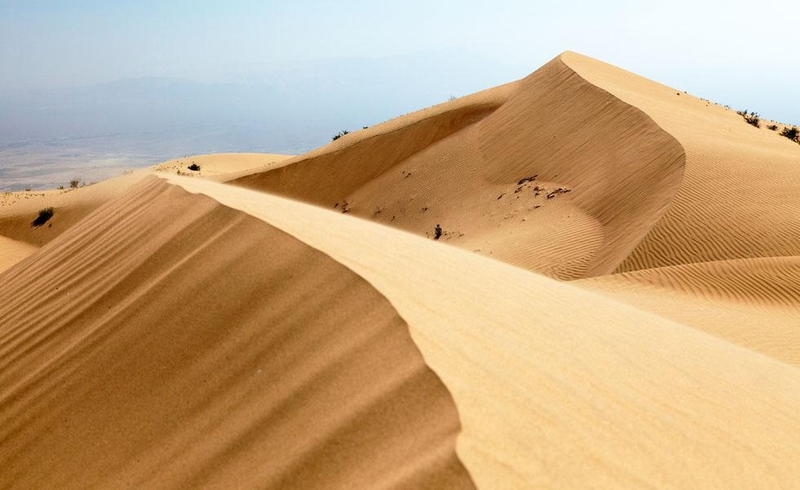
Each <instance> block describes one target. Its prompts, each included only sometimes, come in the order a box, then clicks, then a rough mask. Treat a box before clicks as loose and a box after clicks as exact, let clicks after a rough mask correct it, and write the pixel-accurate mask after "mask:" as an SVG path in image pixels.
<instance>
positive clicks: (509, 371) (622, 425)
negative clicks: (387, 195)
mask: <svg viewBox="0 0 800 490" xmlns="http://www.w3.org/2000/svg"><path fill="white" fill-rule="evenodd" d="M171 180H174V179H171ZM180 184H181V185H182V186H183V187H184V188H186V189H187V190H190V191H193V192H202V193H205V194H207V195H210V196H213V197H214V198H215V199H218V200H220V202H222V203H223V204H225V205H228V206H232V207H236V208H238V209H242V210H244V211H246V212H247V213H249V214H252V215H254V216H257V217H260V218H262V219H265V220H266V221H268V222H269V223H271V224H272V225H274V226H276V227H278V228H280V229H282V230H284V231H286V232H288V233H290V234H292V235H293V236H295V237H297V238H298V239H300V240H302V241H305V242H306V243H308V244H309V245H311V246H313V247H315V248H318V249H319V250H321V251H323V252H325V253H326V254H328V255H330V256H331V257H332V258H334V259H336V260H338V261H340V262H341V263H342V264H344V265H346V266H347V267H349V268H350V269H352V270H353V271H354V272H356V273H358V274H359V275H361V276H362V277H363V278H364V279H366V280H367V281H368V282H370V283H371V284H373V285H374V287H376V289H377V290H378V291H379V292H380V293H381V294H383V295H384V296H386V297H387V298H388V299H389V300H390V301H391V303H392V304H393V305H394V306H395V308H397V311H398V312H399V313H400V315H401V316H402V317H403V318H405V319H406V321H407V322H408V325H409V328H410V331H411V335H412V337H413V339H414V341H415V342H416V343H417V345H418V346H419V347H420V349H421V351H422V353H423V355H424V356H425V359H426V361H427V362H428V364H429V365H430V366H431V368H432V369H434V371H435V372H436V373H437V374H438V375H439V376H440V377H441V379H442V381H443V382H444V384H445V386H447V388H448V389H449V390H450V391H451V393H452V394H453V397H454V400H455V402H456V406H457V408H458V412H459V415H460V417H461V424H462V433H461V435H460V436H459V439H458V454H459V456H460V457H461V460H462V461H463V462H464V465H465V466H466V468H467V469H468V471H469V472H470V474H471V475H472V477H473V478H474V480H475V482H476V483H477V484H478V485H479V486H483V487H484V488H532V487H534V488H550V487H553V486H559V487H572V488H585V487H587V486H602V487H609V488H619V487H631V488H641V487H642V486H648V485H651V486H656V487H676V486H682V487H694V488H697V487H703V488H757V487H763V488H770V487H774V486H780V485H784V486H791V484H792V482H793V481H796V479H797V478H798V476H800V475H799V474H798V471H800V468H797V467H796V465H794V464H793V461H795V460H796V459H797V458H798V456H800V420H798V419H797V418H796V417H795V416H794V413H795V412H796V410H797V409H798V408H800V391H798V390H797V389H796V388H797V387H798V386H800V384H798V383H800V371H798V370H797V369H796V368H794V367H789V366H787V365H785V364H783V363H780V362H777V361H774V360H772V359H769V358H767V357H764V356H762V355H760V354H756V353H753V352H751V351H747V350H744V349H742V348H739V347H737V346H734V345H732V344H729V343H727V342H724V341H721V340H718V339H717V338H714V337H711V336H708V335H705V334H702V333H700V332H698V331H696V330H694V329H692V328H687V327H684V326H682V325H679V324H677V323H673V322H670V321H666V320H663V319H661V318H658V317H655V316H653V315H650V314H646V313H643V312H641V311H639V310H636V309H633V308H630V307H627V306H625V305H622V304H620V303H617V302H613V301H608V300H605V299H603V298H601V297H599V296H595V295H593V294H587V293H585V292H583V291H581V290H579V289H578V288H575V287H573V286H570V285H568V284H561V283H558V282H556V281H553V280H551V279H547V278H545V277H542V276H538V275H535V274H531V273H529V272H526V271H523V270H520V269H516V268H513V267H509V266H507V265H504V264H502V263H500V262H496V261H493V260H487V259H485V258H483V257H480V256H479V255H476V254H471V253H468V252H461V251H457V250H452V249H450V248H449V247H442V246H441V245H440V244H438V243H435V242H433V241H430V240H422V239H420V238H418V237H414V236H412V235H408V234H402V233H398V232H396V231H395V230H392V229H390V228H387V227H382V228H377V229H376V228H374V227H371V226H370V225H369V223H367V222H365V221H362V220H356V219H350V218H349V216H335V215H331V213H329V212H327V211H326V210H324V209H319V208H314V207H309V206H305V205H302V204H299V203H295V202H292V201H287V200H282V199H278V198H275V197H271V196H265V195H262V194H259V193H255V192H245V191H237V190H233V189H228V188H225V187H223V186H219V185H215V184H212V183H205V182H201V181H197V180H195V181H185V182H180ZM410 270H413V271H414V273H413V274H409V273H408V271H410ZM745 441H746V442H745Z"/></svg>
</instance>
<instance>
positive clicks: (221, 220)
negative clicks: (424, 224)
mask: <svg viewBox="0 0 800 490" xmlns="http://www.w3.org/2000/svg"><path fill="white" fill-rule="evenodd" d="M0 278H1V279H2V280H1V281H0V387H2V388H0V440H3V444H2V446H0V467H2V468H3V471H2V478H0V487H2V488H87V487H100V488H112V487H121V486H126V487H131V486H133V487H148V488H165V487H195V488H196V487H203V488H232V487H255V486H258V487H268V488H286V487H294V488H298V487H302V488H352V487H353V486H358V487H366V486H369V487H372V488H399V487H415V488H450V487H452V488H464V487H468V486H471V481H470V478H469V475H468V474H467V473H466V471H465V470H464V469H463V467H462V466H461V464H460V463H459V462H458V460H457V458H456V456H455V437H456V434H457V432H458V428H459V422H458V415H457V412H456V410H455V407H454V405H453V402H452V399H451V398H450V396H449V393H448V392H447V390H446V389H445V388H444V387H443V386H442V384H441V382H440V381H439V379H438V378H437V377H436V375H435V374H434V373H433V372H432V371H431V370H430V369H429V368H428V367H427V366H426V365H425V363H424V362H423V360H422V357H421V356H420V354H419V352H418V350H417V349H416V347H415V345H414V343H413V342H412V341H411V339H410V337H409V334H408V327H407V326H406V325H405V323H404V321H403V320H402V319H401V318H400V317H399V316H398V315H397V313H396V311H395V310H394V309H393V308H392V307H391V305H390V304H389V303H388V302H387V301H386V300H385V299H383V297H381V296H380V295H379V294H377V293H376V292H375V291H374V289H372V288H371V287H370V286H369V285H368V284H367V283H366V282H365V281H363V280H362V279H360V278H359V277H358V276H356V275H355V274H353V273H352V272H350V271H349V270H347V269H346V268H344V267H342V266H341V265H339V264H338V263H336V262H334V261H333V260H331V259H330V258H328V257H326V256H325V255H323V254H321V253H319V252H317V251H316V250H313V249H311V248H310V247H308V246H306V245H305V244H303V243H302V242H299V241H297V240H296V239H293V238H292V237H290V236H288V235H286V234H285V233H282V232H280V231H278V230H276V229H275V228H273V227H270V226H268V225H266V224H264V223H263V222H262V221H259V220H255V219H253V218H251V217H249V216H246V215H244V214H243V213H240V212H236V211H233V210H231V209H229V208H225V207H223V206H220V205H219V204H218V203H216V202H215V201H213V200H212V199H209V198H206V197H203V196H190V195H188V194H187V193H185V192H183V191H181V190H180V189H179V188H177V187H174V186H168V185H166V184H164V183H163V182H162V181H160V180H158V179H154V178H151V179H149V180H145V181H144V182H143V183H141V184H139V185H137V186H134V188H132V189H131V190H130V192H129V193H127V194H125V195H124V196H123V197H121V198H119V199H116V200H113V201H111V202H109V203H107V204H106V205H105V206H103V207H101V208H100V209H98V210H97V211H96V212H94V213H92V214H91V215H90V216H88V217H87V218H86V219H84V220H83V221H81V222H80V223H79V224H78V225H76V226H75V227H73V228H71V229H70V230H69V231H67V232H65V233H64V234H63V235H61V236H60V237H58V238H57V239H55V240H54V241H52V242H51V243H49V244H48V245H46V246H45V247H43V248H42V249H41V250H40V252H38V253H36V254H34V255H32V256H30V257H29V258H27V259H25V260H24V261H22V262H20V263H19V264H17V265H16V266H14V267H12V268H11V269H9V270H7V271H6V272H5V273H3V274H2V275H0ZM345 468H347V470H345Z"/></svg>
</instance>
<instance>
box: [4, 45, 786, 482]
mask: <svg viewBox="0 0 800 490" xmlns="http://www.w3.org/2000/svg"><path fill="white" fill-rule="evenodd" d="M678 93H680V95H678ZM272 157H275V156H257V155H243V156H241V157H240V156H238V155H216V156H208V157H189V158H182V159H176V160H174V161H170V162H165V163H164V164H161V165H160V166H156V167H157V168H160V170H155V168H151V169H149V170H146V171H141V172H135V173H133V174H130V175H125V176H122V177H120V178H119V179H113V180H111V181H107V182H103V183H99V184H97V185H95V186H90V187H86V188H82V189H79V190H78V191H70V192H67V193H63V192H46V193H44V195H43V196H34V195H28V196H26V195H14V196H10V197H9V196H4V197H5V198H8V199H7V200H5V201H2V202H3V206H0V236H3V237H5V240H4V241H2V242H0V252H2V250H3V248H1V247H3V246H4V247H6V248H7V249H8V250H12V248H13V247H15V246H18V245H19V244H20V242H24V243H26V244H28V245H24V246H25V247H30V248H28V249H26V251H25V253H26V254H27V253H31V255H29V256H28V257H27V258H25V259H22V260H21V261H19V262H18V263H16V264H15V265H13V266H10V267H9V268H8V269H7V270H6V271H5V272H0V441H2V444H0V468H2V469H3V470H2V472H0V488H120V487H123V488H198V487H199V488H448V487H455V488H469V487H472V486H477V487H479V488H491V489H494V488H526V489H527V488H581V489H582V488H720V489H729V488H742V489H752V488H797V482H798V481H800V465H799V464H798V461H800V417H798V414H799V413H800V334H798V332H800V330H798V327H797V326H798V325H800V309H799V308H798V298H799V297H800V268H799V265H800V262H798V257H800V254H798V253H797V250H796V249H797V247H798V245H797V244H798V243H800V242H799V241H798V240H797V233H796V230H797V220H798V219H800V218H798V217H797V211H798V209H796V208H797V207H798V206H800V199H798V197H797V196H796V193H795V192H794V189H795V188H796V186H795V185H794V183H795V181H796V180H797V178H798V176H800V145H797V144H796V143H791V142H789V141H788V140H786V139H785V138H781V137H780V136H779V135H777V134H776V133H774V132H772V131H769V130H767V129H766V128H764V129H761V130H758V129H755V128H753V127H751V126H749V125H747V124H746V123H745V122H744V121H743V120H742V118H741V117H740V116H738V115H736V114H735V113H734V112H733V111H728V110H725V109H723V108H720V107H716V106H714V105H713V104H708V103H706V102H704V101H701V100H699V99H696V98H693V97H691V96H689V95H688V94H684V93H682V92H680V91H678V90H676V89H671V88H669V87H664V86H662V85H659V84H657V83H655V82H651V81H649V80H646V79H643V78H641V77H637V76H636V75H633V74H631V73H628V72H625V71H624V70H620V69H618V68H615V67H611V66H609V65H606V64H603V63H601V62H598V61H595V60H591V59H589V58H586V57H583V56H581V55H577V54H575V53H564V54H563V55H561V56H559V57H557V58H556V59H554V60H553V61H552V62H550V63H548V64H547V65H545V66H544V67H542V68H541V69H540V70H537V71H536V72H535V73H533V74H532V75H530V76H529V77H526V78H525V79H523V80H520V81H518V82H514V83H511V84H508V85H504V86H501V87H497V88H494V89H490V90H487V91H484V92H480V93H478V94H475V95H471V96H467V97H463V98H460V99H457V100H454V101H451V102H448V103H445V104H441V105H439V106H435V107H432V108H428V109H425V110H423V111H419V112H417V113H413V114H408V115H405V116H401V117H399V118H397V119H393V120H391V121H388V122H387V123H384V124H381V125H377V126H373V127H371V128H368V129H366V130H362V131H357V132H354V133H352V134H350V135H347V136H345V137H343V138H341V139H339V140H337V141H335V142H333V143H331V144H329V145H326V146H324V147H322V148H320V149H318V150H315V151H313V152H311V153H309V154H307V155H302V156H298V157H294V158H285V159H284V158H278V157H275V158H274V159H272ZM266 160H270V161H266ZM192 161H195V162H197V163H198V164H199V165H201V167H202V169H203V170H202V173H203V175H200V176H199V177H202V178H198V176H197V175H193V176H192V177H189V176H186V175H185V174H187V173H188V171H187V170H185V168H184V167H185V166H188V165H189V164H191V162H192ZM534 176H536V177H535V178H533V177H534ZM559 189H560V190H559ZM265 191H266V192H265ZM548 195H550V196H551V197H548ZM26 197H27V199H26ZM287 197H289V198H287ZM9 199H10V201H13V202H10V201H9ZM301 201H305V202H301ZM44 206H54V207H55V209H56V214H55V215H54V217H53V218H52V219H51V221H52V225H53V226H52V227H46V228H35V229H32V228H31V227H30V221H31V219H33V217H35V214H36V211H37V210H38V209H41V208H42V207H44ZM437 223H438V224H441V226H442V228H443V235H442V237H441V238H440V239H439V240H438V241H435V240H432V239H431V238H432V236H433V233H434V226H435V225H436V224H437ZM10 240H14V241H13V242H12V241H10ZM4 244H5V245H4ZM450 245H453V246H450ZM34 247H41V248H40V249H38V251H37V249H36V248H34ZM19 258H20V257H17V258H16V259H14V260H19ZM11 262H12V260H9V261H7V264H9V265H10V263H11ZM562 280H569V281H568V282H564V281H562Z"/></svg>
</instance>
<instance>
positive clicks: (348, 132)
mask: <svg viewBox="0 0 800 490" xmlns="http://www.w3.org/2000/svg"><path fill="white" fill-rule="evenodd" d="M346 134H350V131H348V130H346V129H343V130H342V131H339V132H338V133H336V134H334V135H333V136H332V137H331V141H336V140H338V139H339V138H341V137H342V136H344V135H346Z"/></svg>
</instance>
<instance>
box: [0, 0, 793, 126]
mask: <svg viewBox="0 0 800 490" xmlns="http://www.w3.org/2000/svg"><path fill="white" fill-rule="evenodd" d="M798 47H800V9H798V8H797V6H796V5H795V4H794V3H792V2H757V1H752V0H748V1H725V2H702V1H692V2H685V1H669V2H634V1H613V0H612V1H604V2H592V3H589V2H579V1H570V2H563V1H560V0H548V1H544V2H535V1H523V0H493V1H485V0H482V1H475V2H473V1H465V0H460V1H455V0H442V1H434V0H422V1H421V0H404V1H392V2H383V1H376V0H369V1H367V0H342V1H335V2H328V1H310V0H306V1H303V0H283V1H263V0H262V1H234V0H229V1H215V2H212V1H205V0H193V1H188V0H187V1H169V2H167V1H146V0H140V1H130V2H122V1H113V0H105V1H97V0H70V1H39V0H20V1H16V0H0V66H2V69H0V91H5V92H7V91H9V90H16V89H29V88H54V87H64V86H76V85H89V84H94V83H99V82H106V81H112V80H115V79H119V78H127V77H141V76H171V77H182V78H187V79H192V80H197V81H218V80H220V79H224V78H225V77H226V76H229V75H235V74H237V73H245V72H248V71H249V70H252V69H256V68H258V67H261V66H272V65H276V64H277V65H281V64H289V65H291V64H292V63H294V62H298V61H303V60H319V59H334V58H338V57H348V58H361V57H366V58H373V57H387V56H394V55H401V54H412V55H413V54H414V53H424V52H430V51H437V52H449V51H453V52H456V51H457V52H460V53H475V54H476V55H480V56H477V57H476V58H475V59H476V61H475V63H476V64H477V66H476V67H475V68H476V70H475V72H476V73H478V75H476V80H475V82H476V84H477V86H480V87H483V86H486V87H488V86H489V85H490V84H491V85H493V84H496V83H499V82H500V81H510V80H497V79H496V78H497V77H496V76H492V74H493V73H494V72H495V69H496V68H497V67H498V66H503V67H506V68H507V67H509V66H510V67H513V70H512V72H513V73H515V74H516V76H517V77H522V76H524V75H525V74H527V73H529V72H531V71H533V70H535V69H536V68H537V67H539V66H541V65H542V64H543V63H545V62H546V61H548V60H549V59H551V58H553V57H554V56H555V55H557V54H558V53H560V52H561V51H564V50H573V51H577V52H581V53H584V54H587V55H590V56H592V57H595V58H599V59H601V60H604V61H607V62H610V63H612V64H615V65H618V66H621V67H623V68H626V69H628V70H631V71H634V72H636V73H639V74H641V75H644V76H647V77H649V78H653V79H656V80H658V81H660V82H663V83H666V84H668V85H671V86H674V87H676V88H678V89H681V90H687V91H689V92H690V93H692V94H695V95H699V96H702V97H706V98H710V99H712V100H715V101H719V102H722V103H728V104H730V105H732V106H735V107H740V108H743V107H744V106H747V107H748V108H750V109H756V110H759V111H761V113H762V114H763V115H764V116H766V117H772V118H776V119H779V120H783V121H787V122H797V123H800V96H799V95H798V93H799V91H798V89H799V88H800V54H798ZM507 71H508V70H506V71H504V72H503V73H506V72H507ZM458 95H462V94H458Z"/></svg>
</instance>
